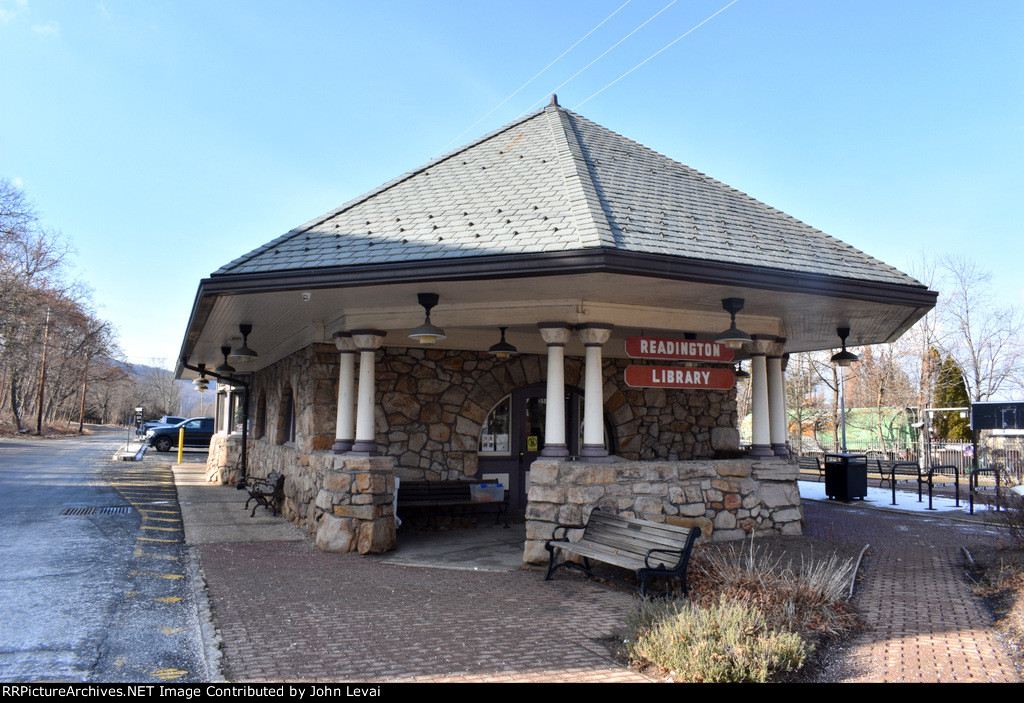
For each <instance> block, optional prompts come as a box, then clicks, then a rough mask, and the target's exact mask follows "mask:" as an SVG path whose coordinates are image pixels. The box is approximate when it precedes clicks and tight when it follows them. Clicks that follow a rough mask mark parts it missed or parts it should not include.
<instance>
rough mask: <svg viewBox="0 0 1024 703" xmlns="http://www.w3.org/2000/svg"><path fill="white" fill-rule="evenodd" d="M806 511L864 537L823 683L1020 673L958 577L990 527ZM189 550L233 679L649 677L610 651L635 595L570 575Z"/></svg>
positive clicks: (269, 550)
mask: <svg viewBox="0 0 1024 703" xmlns="http://www.w3.org/2000/svg"><path fill="white" fill-rule="evenodd" d="M805 514H806V533H807V534H808V535H813V536H816V537H824V538H830V539H837V540H844V541H848V542H850V543H852V544H858V545H862V544H865V543H867V544H870V545H871V550H870V557H869V559H868V560H867V562H866V564H865V566H864V568H863V581H862V582H861V584H860V586H859V587H858V595H857V603H858V605H859V607H860V608H861V609H862V611H863V612H864V614H865V617H866V619H867V622H868V630H867V632H866V633H865V634H863V635H862V636H861V637H859V638H858V640H857V641H856V642H855V645H854V646H853V648H852V649H851V650H850V651H849V652H848V655H849V656H848V657H847V658H846V659H844V660H843V661H842V662H840V663H839V664H837V665H835V666H833V667H831V668H830V670H829V671H826V672H824V679H825V680H832V681H835V680H841V681H856V682H868V681H887V682H895V681H906V682H938V681H985V682H1011V681H1012V682H1015V681H1018V680H1019V679H1018V677H1017V674H1016V672H1015V670H1014V667H1013V664H1012V662H1011V661H1010V660H1009V658H1008V656H1007V655H1006V653H1005V652H1004V650H1003V649H1002V648H1001V646H1000V643H999V642H998V640H997V639H996V637H995V636H994V634H993V633H992V631H991V630H990V629H988V628H989V625H990V619H989V617H988V615H987V614H986V613H985V612H983V611H982V609H981V608H980V607H979V606H978V605H977V602H976V600H975V599H974V598H973V596H972V595H971V593H970V591H969V590H968V588H967V585H966V583H965V581H964V577H963V568H962V564H963V557H962V556H961V552H960V547H961V545H963V544H967V543H971V542H974V541H976V540H979V539H985V538H986V530H985V528H983V527H980V526H977V525H966V524H962V523H956V522H951V521H948V520H937V519H929V518H922V517H917V516H914V515H909V514H905V513H888V512H882V511H878V510H870V509H865V508H862V507H858V508H848V507H845V506H842V505H838V504H832V503H830V504H822V503H813V502H809V503H807V504H806V505H805ZM988 538H992V536H991V534H990V533H989V534H988ZM198 549H199V553H200V557H201V559H202V564H203V569H204V572H205V575H206V580H207V585H208V589H209V595H210V601H211V603H212V605H213V609H214V615H215V618H216V620H217V624H218V626H219V628H220V631H221V635H222V637H223V640H224V641H223V645H222V647H223V651H224V655H225V656H224V660H225V675H226V676H227V677H228V678H229V679H230V680H233V681H239V682H242V681H314V682H326V681H335V682H337V681H358V682H388V681H446V682H452V681H473V682H483V681H493V682H501V681H543V682H552V681H566V682H637V683H639V682H644V681H649V679H646V678H644V677H642V676H640V675H638V674H636V673H635V672H632V671H630V670H629V669H628V668H625V667H623V666H622V665H621V664H619V663H618V662H617V661H616V660H615V659H614V658H613V657H612V655H611V652H610V650H609V648H608V646H607V642H608V639H609V638H611V637H613V636H614V635H616V634H618V631H619V630H620V628H621V627H622V623H623V622H624V619H625V617H626V615H627V613H629V612H630V611H631V610H632V609H633V608H634V607H635V601H634V599H633V596H632V595H631V594H629V593H627V592H625V591H621V590H616V589H612V588H609V587H608V586H605V585H601V584H595V583H591V582H588V581H586V580H583V579H581V578H578V577H576V576H575V575H571V574H567V575H560V576H559V577H558V578H556V579H555V580H554V581H552V582H545V581H544V580H543V574H542V573H540V572H536V571H520V572H512V573H492V572H476V571H455V570H449V569H433V568H418V567H403V566H394V565H387V564H383V563H381V562H380V561H378V560H375V559H373V558H366V557H359V556H355V555H347V554H326V553H323V552H319V551H317V550H316V549H315V548H313V547H311V546H310V545H309V544H307V543H304V542H260V543H230V544H212V545H204V546H200V547H198Z"/></svg>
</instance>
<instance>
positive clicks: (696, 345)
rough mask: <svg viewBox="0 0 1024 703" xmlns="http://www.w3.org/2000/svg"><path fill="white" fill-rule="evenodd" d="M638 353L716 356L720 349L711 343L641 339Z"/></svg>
mask: <svg viewBox="0 0 1024 703" xmlns="http://www.w3.org/2000/svg"><path fill="white" fill-rule="evenodd" d="M640 351H641V352H642V353H644V354H664V355H665V356H668V355H679V354H684V355H690V356H718V355H719V353H720V347H719V345H718V344H715V343H713V342H690V341H685V340H677V339H641V340H640Z"/></svg>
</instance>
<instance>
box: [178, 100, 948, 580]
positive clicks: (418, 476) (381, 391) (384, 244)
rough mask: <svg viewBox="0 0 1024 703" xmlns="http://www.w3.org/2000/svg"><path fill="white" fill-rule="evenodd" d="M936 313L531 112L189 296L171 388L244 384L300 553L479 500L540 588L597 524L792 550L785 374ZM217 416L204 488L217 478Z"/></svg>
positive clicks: (230, 440)
mask: <svg viewBox="0 0 1024 703" xmlns="http://www.w3.org/2000/svg"><path fill="white" fill-rule="evenodd" d="M935 299H936V294H935V293H934V292H932V291H929V290H928V289H927V288H926V287H925V286H923V285H921V284H920V283H919V282H917V281H916V280H914V279H912V278H910V277H909V276H907V275H905V274H903V273H901V272H899V271H897V270H896V269H894V268H893V267H891V266H888V265H886V264H884V263H882V262H880V261H878V260H876V259H874V258H872V257H870V256H868V255H867V254H864V253H863V252H861V251H858V250H857V249H854V248H853V247H851V246H849V245H847V244H844V243H843V242H840V241H838V240H836V239H835V238H833V237H830V236H829V235H827V234H825V233H823V232H821V231H819V230H817V229H814V228H813V227H810V226H808V225H806V224H804V223H802V222H799V221H798V220H795V219H794V218H792V217H789V216H788V215H786V214H784V213H782V212H780V211H778V210H776V209H774V208H772V207H769V206H767V205H765V204H763V203H761V202H758V201H757V200H755V199H753V198H751V197H749V196H747V195H745V194H743V193H741V192H739V191H737V190H735V189H733V188H730V187H729V186H727V185H725V184H723V183H720V182H718V181H716V180H714V179H713V178H710V177H708V176H706V175H704V174H702V173H700V172H698V171H695V170H694V169H692V168H689V167H688V166H685V165H683V164H681V163H678V162H676V161H673V160H672V159H670V158H667V157H665V156H663V155H661V154H658V153H656V152H654V151H652V150H651V149H648V148H646V147H644V146H642V145H641V144H638V143H636V142H634V141H631V140H629V139H627V138H625V137H623V136H621V135H619V134H616V133H614V132H612V131H610V130H608V129H606V128H604V127H602V126H600V125H597V124H594V123H593V122H590V121H588V120H587V119H585V118H583V117H581V116H580V115H577V114H574V113H572V112H570V111H568V110H565V109H564V108H562V107H560V106H559V105H558V104H557V101H556V100H554V98H552V102H551V104H550V105H548V106H547V107H545V108H544V109H541V110H539V111H537V112H534V113H532V114H529V115H527V116H525V117H523V118H521V119H518V120H516V121H515V122H513V123H511V124H509V125H506V126H505V127H502V128H501V129H498V130H496V131H494V132H492V133H491V134H488V135H487V136H485V137H483V138H481V139H478V140H476V141H474V142H472V143H470V144H468V145H466V146H464V147H462V148H460V149H457V150H455V151H453V152H451V153H449V154H447V155H445V156H442V157H440V158H437V159H435V160H433V161H431V162H430V163H428V164H426V165H424V166H422V167H421V168H418V169H415V170H413V171H410V172H409V173H406V174H403V175H401V176H399V177H398V178H396V179H394V180H392V181H390V182H389V183H386V184H384V185H382V186H380V187H379V188H376V189H375V190H372V191H371V192H369V193H367V194H366V195H363V196H361V197H359V198H356V199H355V200H352V201H350V202H348V203H346V204H345V205H343V206H341V207H339V208H338V209H336V210H334V211H332V212H329V213H327V214H325V215H323V216H321V217H318V218H316V219H314V220H312V221H310V222H308V223H306V224H304V225H302V226H300V227H297V228H295V229H293V230H291V231H290V232H287V233H286V234H284V235H282V236H280V237H278V238H277V239H274V240H273V241H270V242H268V243H267V244H265V245H263V246H261V247H259V248H257V249H255V250H253V251H251V252H249V253H248V254H245V255H244V256H242V257H240V258H238V259H236V260H234V261H232V262H230V263H228V264H226V265H225V266H223V267H222V268H220V269H218V270H217V271H216V272H214V273H213V274H212V275H211V276H210V277H209V278H207V279H204V280H203V281H201V282H200V284H199V290H198V292H197V294H196V298H195V304H194V307H193V310H192V314H191V317H190V319H189V323H188V329H187V330H186V333H185V339H184V343H183V345H182V352H181V360H180V361H179V365H178V368H177V373H178V375H179V377H182V378H197V377H198V376H199V375H200V372H203V371H206V370H208V369H213V368H214V367H218V366H220V365H221V364H225V365H228V366H231V367H233V368H234V370H235V374H236V375H237V377H238V378H240V379H243V380H244V381H245V383H246V384H247V390H248V399H249V400H248V403H249V405H248V415H249V417H250V422H249V425H248V437H247V441H246V445H245V447H244V449H245V452H244V455H245V459H244V463H245V464H246V466H247V470H248V471H249V472H250V473H251V474H257V475H262V474H266V473H268V472H270V471H279V472H283V473H284V474H285V475H286V482H285V493H286V498H285V505H284V510H285V514H286V515H287V516H288V517H289V518H290V519H292V520H294V521H296V522H297V523H298V524H300V525H302V526H303V527H304V528H305V529H306V530H307V531H308V532H310V533H311V534H315V535H316V539H317V544H318V545H319V546H321V548H323V549H331V550H343V551H359V552H363V553H366V552H379V551H385V550H387V549H391V548H393V546H394V544H395V539H396V531H395V520H394V497H393V496H394V483H395V477H398V478H400V479H402V480H436V481H453V480H465V479H477V478H488V479H494V480H499V481H501V482H502V483H503V484H504V485H505V486H507V487H508V489H509V490H510V500H511V506H512V508H513V509H516V510H522V511H524V512H525V516H526V519H527V544H526V548H525V556H524V558H525V559H526V560H527V561H537V560H539V559H541V558H544V557H545V553H544V551H543V548H542V544H543V540H544V539H545V538H546V537H547V536H548V535H550V532H551V529H552V528H553V526H554V524H555V523H557V522H578V521H579V520H580V519H583V518H585V517H586V515H587V514H589V510H590V509H592V508H594V507H596V506H601V507H605V508H608V509H612V510H615V511H617V512H626V513H629V514H633V515H636V516H641V517H646V518H649V519H653V520H658V521H668V522H674V523H677V524H684V525H699V526H701V527H702V529H703V531H704V534H705V536H706V537H710V538H711V539H729V538H735V537H739V536H742V535H743V534H745V533H747V532H750V531H753V530H761V529H770V530H775V531H779V532H784V533H795V532H799V530H800V519H801V509H800V503H799V493H798V491H797V488H796V475H797V472H796V468H795V465H794V464H792V463H790V462H789V461H787V458H788V448H787V446H786V431H785V417H786V408H785V400H784V397H785V396H784V388H783V373H784V372H783V367H784V364H785V359H786V355H787V354H788V353H789V352H795V351H809V350H819V349H829V348H835V347H838V346H839V345H840V338H839V337H838V336H837V334H838V332H837V330H840V329H848V330H849V333H848V334H849V336H848V338H847V339H846V340H845V341H846V342H847V343H849V344H851V345H863V344H873V343H879V342H888V341H892V340H894V339H896V338H898V337H899V336H900V335H901V334H902V333H903V332H905V331H906V330H907V329H908V328H910V326H911V325H913V324H914V322H916V321H917V320H918V319H919V318H920V317H921V316H923V315H924V314H925V313H926V312H927V311H928V310H929V309H930V308H931V307H932V306H933V305H934V302H935ZM723 330H725V331H731V332H733V333H734V334H732V335H724V334H723ZM737 334H738V335H739V338H738V339H736V338H735V337H736V335H737ZM730 336H731V337H733V338H734V339H733V340H732V341H730V342H729V343H728V344H726V342H725V341H724V340H725V338H726V337H730ZM730 345H731V346H736V347H740V348H739V349H738V350H736V351H735V352H734V351H733V350H732V349H730V348H728V347H729V346H730ZM252 349H254V350H256V351H257V352H258V353H254V352H252V351H251V350H252ZM240 351H241V352H243V353H241V354H239V352H240ZM741 359H749V367H750V374H751V380H750V382H751V383H752V388H753V402H754V405H753V415H754V417H753V444H752V446H751V447H750V448H749V450H747V449H744V450H741V448H740V446H739V432H738V429H737V426H738V421H739V419H738V418H737V410H736V395H735V388H734V371H735V369H736V364H737V363H738V362H739V361H740V360H741ZM201 364H202V366H200V365H201ZM239 402H240V401H239V400H238V398H237V397H232V395H231V394H230V393H228V394H225V397H224V399H223V410H222V412H221V417H222V420H221V424H220V428H221V429H220V434H219V435H218V436H217V437H216V438H215V439H214V442H213V444H212V446H211V452H210V460H209V475H210V479H211V480H214V481H223V482H229V481H234V480H237V478H238V473H239V470H240V463H241V462H240V456H241V454H242V449H243V448H242V446H241V438H240V436H239V434H238V433H237V432H236V431H234V429H233V428H235V427H236V424H235V421H236V419H237V418H236V413H238V411H237V410H236V408H237V407H238V406H239ZM399 510H400V508H399Z"/></svg>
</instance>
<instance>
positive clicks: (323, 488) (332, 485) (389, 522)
mask: <svg viewBox="0 0 1024 703" xmlns="http://www.w3.org/2000/svg"><path fill="white" fill-rule="evenodd" d="M240 449H241V437H240V436H238V435H231V436H228V437H225V436H223V435H217V436H215V437H214V438H213V441H212V442H211V444H210V454H209V459H208V460H207V472H206V473H207V480H208V481H210V482H212V483H234V482H236V481H237V480H238V479H239V477H240V476H241V473H240V464H239V463H238V462H237V457H238V456H239V452H240ZM228 457H232V458H231V459H229V458H228ZM247 459H248V464H249V475H251V476H259V477H266V476H267V475H268V474H270V473H271V472H272V471H277V472H279V473H282V474H284V476H285V481H284V499H283V501H282V503H281V506H280V508H281V515H282V516H283V517H285V518H286V519H288V520H290V521H291V522H294V523H295V524H296V525H298V526H299V527H301V528H302V529H303V530H305V531H306V532H307V533H308V534H309V535H310V536H312V537H314V538H315V540H316V544H317V547H319V548H320V549H322V550H324V551H332V552H350V551H353V552H354V551H358V552H359V553H360V554H367V553H379V552H385V551H388V550H390V549H394V546H395V519H394V493H395V470H394V469H395V466H394V460H392V459H391V458H390V457H355V456H346V455H339V454H334V453H332V452H329V451H316V452H309V453H303V452H302V445H301V443H289V444H280V445H279V444H274V443H273V442H268V441H250V442H249V452H248V457H247ZM225 462H226V463H229V464H230V465H231V467H230V469H228V470H225V468H224V467H223V466H221V465H222V464H223V463H225Z"/></svg>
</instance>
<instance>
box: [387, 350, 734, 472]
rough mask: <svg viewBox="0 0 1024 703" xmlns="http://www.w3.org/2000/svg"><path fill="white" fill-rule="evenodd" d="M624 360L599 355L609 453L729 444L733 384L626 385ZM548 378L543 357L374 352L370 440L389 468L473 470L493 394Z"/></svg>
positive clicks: (687, 453)
mask: <svg viewBox="0 0 1024 703" xmlns="http://www.w3.org/2000/svg"><path fill="white" fill-rule="evenodd" d="M629 363H631V362H630V360H627V359H606V360H605V362H604V368H603V372H604V389H603V391H604V409H605V415H606V418H607V420H608V424H609V429H610V432H611V434H612V439H613V442H614V444H615V447H614V448H615V453H616V454H617V455H618V456H621V457H624V458H627V459H667V460H670V461H676V460H680V459H693V458H704V457H714V456H716V453H717V452H721V451H730V450H731V451H735V450H736V449H737V448H738V446H739V433H738V432H737V431H736V395H735V391H734V390H733V391H727V392H717V391H693V390H690V391H687V390H665V389H661V388H648V389H637V388H629V387H628V386H626V384H625V381H624V380H623V370H624V369H625V367H626V366H627V365H629ZM546 379H547V358H546V357H543V356H537V355H526V354H524V355H521V356H516V357H513V358H511V359H505V360H502V359H496V358H494V357H492V356H490V355H488V354H480V353H478V352H468V351H446V350H440V349H390V348H389V349H386V350H383V351H380V352H378V354H377V401H378V415H377V441H378V446H379V447H380V449H381V451H382V453H384V454H385V455H387V456H393V457H394V458H395V461H396V466H397V469H396V471H397V472H398V475H399V476H401V477H402V478H409V479H416V480H424V479H429V480H448V479H459V478H466V477H472V476H475V475H476V473H477V454H476V452H477V447H478V444H479V441H480V427H481V425H482V424H483V422H484V420H486V418H487V413H488V412H490V410H491V408H493V407H494V406H495V405H496V404H497V403H498V402H499V401H500V400H501V399H502V398H504V397H505V396H506V395H508V394H509V393H511V392H512V391H513V390H515V389H516V388H520V387H522V386H527V385H530V384H534V383H544V382H545V381H546ZM565 382H566V384H567V385H570V386H576V387H577V388H582V386H583V360H582V359H579V358H576V357H568V358H566V360H565Z"/></svg>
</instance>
